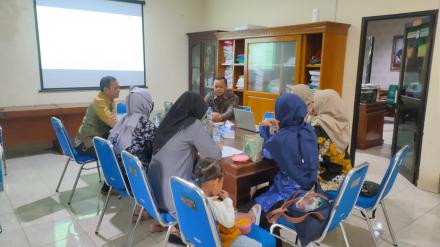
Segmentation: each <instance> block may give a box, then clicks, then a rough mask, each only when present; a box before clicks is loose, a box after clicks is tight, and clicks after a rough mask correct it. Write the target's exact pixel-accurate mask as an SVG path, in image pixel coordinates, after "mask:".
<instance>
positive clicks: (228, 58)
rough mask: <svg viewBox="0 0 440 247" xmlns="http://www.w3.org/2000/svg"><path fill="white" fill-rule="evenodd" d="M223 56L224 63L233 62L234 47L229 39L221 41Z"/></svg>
mask: <svg viewBox="0 0 440 247" xmlns="http://www.w3.org/2000/svg"><path fill="white" fill-rule="evenodd" d="M223 45H224V46H223V56H224V57H225V64H233V63H234V49H233V46H232V41H231V40H226V41H224V42H223Z"/></svg>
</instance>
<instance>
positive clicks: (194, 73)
mask: <svg viewBox="0 0 440 247" xmlns="http://www.w3.org/2000/svg"><path fill="white" fill-rule="evenodd" d="M200 48H201V44H200V43H197V44H195V45H193V46H192V47H191V65H190V66H191V91H193V92H196V93H200V50H201V49H200Z"/></svg>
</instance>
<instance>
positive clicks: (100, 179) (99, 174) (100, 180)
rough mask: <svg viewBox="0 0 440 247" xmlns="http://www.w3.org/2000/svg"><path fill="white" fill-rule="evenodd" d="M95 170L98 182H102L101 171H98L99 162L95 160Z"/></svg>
mask: <svg viewBox="0 0 440 247" xmlns="http://www.w3.org/2000/svg"><path fill="white" fill-rule="evenodd" d="M96 169H98V176H99V182H100V183H101V182H102V178H101V170H100V169H99V161H98V160H96Z"/></svg>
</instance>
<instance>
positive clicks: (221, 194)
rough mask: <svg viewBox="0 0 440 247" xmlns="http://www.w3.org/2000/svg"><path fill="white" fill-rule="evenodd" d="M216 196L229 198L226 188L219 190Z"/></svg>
mask: <svg viewBox="0 0 440 247" xmlns="http://www.w3.org/2000/svg"><path fill="white" fill-rule="evenodd" d="M218 197H220V198H221V199H223V200H224V199H226V198H229V193H228V192H227V191H226V190H220V193H219V194H218Z"/></svg>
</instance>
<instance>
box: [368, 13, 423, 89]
mask: <svg viewBox="0 0 440 247" xmlns="http://www.w3.org/2000/svg"><path fill="white" fill-rule="evenodd" d="M415 19H420V18H400V19H390V20H379V21H371V22H368V29H367V37H368V36H373V37H374V51H373V63H372V66H371V78H370V81H371V83H373V84H376V85H379V86H380V87H381V88H383V89H388V86H389V85H390V84H399V70H391V69H390V65H391V50H392V48H393V37H394V36H395V35H403V34H404V33H405V25H406V24H411V23H412V22H413V20H415ZM369 49H370V47H369V46H367V45H366V46H365V61H364V74H363V78H364V80H363V81H362V82H365V78H366V75H367V62H368V51H369Z"/></svg>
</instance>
